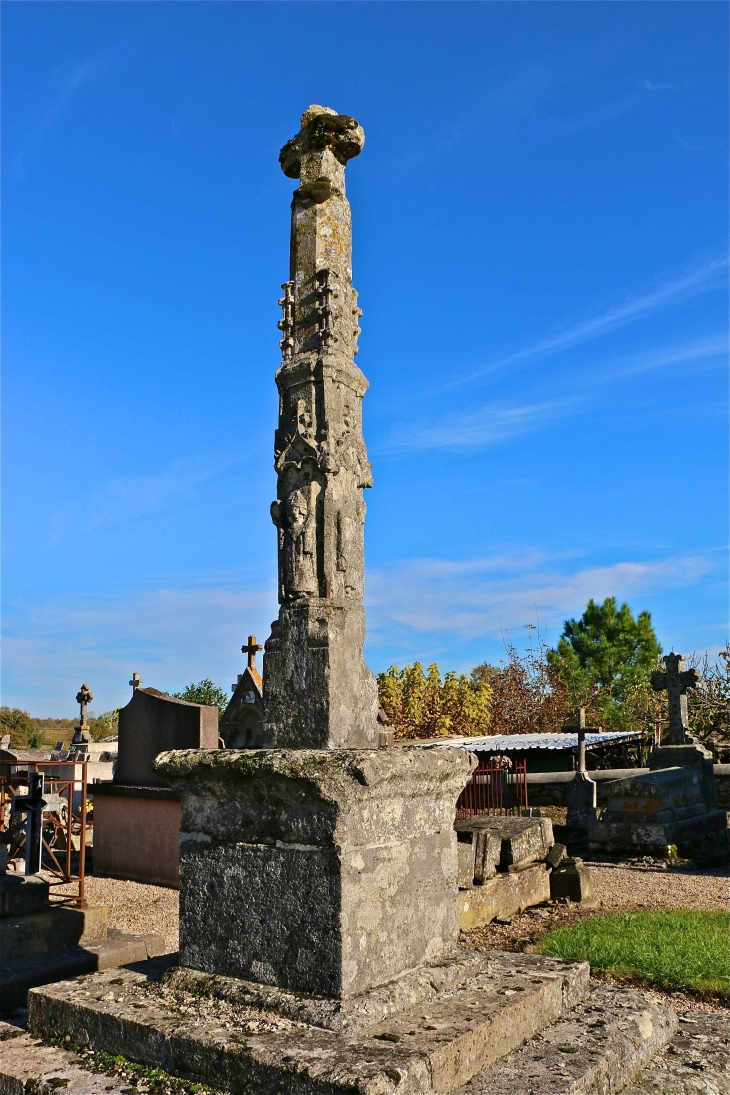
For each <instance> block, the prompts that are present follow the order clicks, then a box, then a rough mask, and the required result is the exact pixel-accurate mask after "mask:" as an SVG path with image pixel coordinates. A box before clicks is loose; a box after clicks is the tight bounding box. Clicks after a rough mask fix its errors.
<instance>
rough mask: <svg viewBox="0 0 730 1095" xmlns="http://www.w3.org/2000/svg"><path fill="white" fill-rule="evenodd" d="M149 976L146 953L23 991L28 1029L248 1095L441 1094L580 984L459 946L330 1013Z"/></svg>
mask: <svg viewBox="0 0 730 1095" xmlns="http://www.w3.org/2000/svg"><path fill="white" fill-rule="evenodd" d="M160 973H161V965H160V964H159V963H157V964H156V963H154V962H150V963H147V964H146V969H145V968H137V969H135V970H134V971H133V970H124V971H115V974H114V977H113V978H112V977H111V976H110V975H108V974H95V975H93V976H92V977H88V978H85V979H84V980H83V981H81V982H77V983H68V982H67V983H63V984H59V985H52V986H49V987H47V988H44V989H38V990H34V991H33V992H31V993H30V994H29V1007H28V1025H29V1027H30V1028H31V1029H33V1030H37V1031H40V1032H41V1033H42V1034H43V1035H45V1036H47V1037H49V1036H50V1037H57V1038H63V1037H65V1036H66V1035H67V1034H68V1035H69V1036H70V1040H71V1042H72V1043H75V1044H77V1045H78V1044H81V1045H90V1046H91V1047H92V1048H94V1049H97V1050H103V1051H105V1052H106V1053H109V1054H112V1055H114V1056H116V1055H117V1054H122V1055H124V1056H125V1057H127V1058H129V1059H131V1060H133V1061H139V1062H143V1063H146V1064H152V1065H156V1066H158V1067H161V1068H163V1069H166V1070H167V1071H169V1072H172V1073H175V1074H177V1075H180V1076H184V1077H186V1078H190V1079H197V1080H200V1081H202V1082H204V1083H209V1084H211V1085H215V1087H216V1088H224V1089H225V1090H227V1091H231V1092H236V1093H243V1092H245V1093H246V1095H271V1092H272V1091H276V1092H278V1093H279V1095H304V1093H308V1092H312V1093H314V1092H317V1093H320V1095H321V1093H329V1095H353V1093H355V1092H358V1093H359V1095H391V1093H392V1095H395V1093H396V1092H397V1093H398V1095H415V1093H421V1095H428V1093H431V1092H434V1093H440V1095H447V1093H449V1092H452V1091H455V1090H456V1089H457V1088H459V1087H461V1086H462V1085H463V1084H466V1083H468V1082H469V1080H471V1078H472V1077H473V1076H475V1075H476V1074H477V1073H478V1072H479V1071H480V1070H482V1069H484V1068H485V1067H487V1066H489V1065H490V1064H491V1063H492V1062H494V1061H496V1060H498V1059H499V1058H501V1057H504V1055H505V1054H508V1053H510V1051H512V1050H514V1049H516V1047H518V1046H520V1045H521V1044H522V1043H523V1042H524V1041H525V1040H526V1039H528V1038H531V1037H533V1036H534V1035H536V1034H537V1033H539V1032H540V1031H541V1030H543V1029H545V1028H546V1027H547V1026H549V1025H550V1024H551V1023H554V1022H555V1021H556V1020H558V1019H560V1018H561V1017H562V1016H564V1015H566V1014H567V1013H568V1012H569V1011H570V1010H571V1008H574V1007H575V1006H576V1005H578V1004H579V1003H580V1002H581V1001H582V1000H583V999H584V998H585V996H586V994H587V992H588V979H589V969H588V965H587V963H584V962H582V963H565V962H561V961H560V960H558V959H552V958H541V957H538V956H536V955H517V954H502V953H500V952H495V951H474V950H465V953H464V954H463V955H461V956H459V957H456V958H453V959H451V960H450V961H448V962H444V963H439V964H436V965H432V966H428V967H424V968H423V969H422V970H421V971H413V972H412V973H411V974H409V975H407V976H406V978H404V979H402V981H403V983H401V979H397V980H396V981H395V982H393V983H391V984H390V985H387V986H382V987H381V988H379V989H373V990H370V992H368V993H364V994H362V995H361V996H360V997H359V998H357V999H356V1000H352V1001H349V1002H345V1003H344V1005H343V1010H341V1011H337V1009H336V1008H332V1006H331V1004H328V1002H327V1001H317V1000H313V999H311V998H302V997H298V996H296V995H295V994H285V993H282V992H281V991H280V990H266V989H263V987H262V986H255V985H253V986H252V985H243V984H241V983H240V982H238V983H237V984H236V983H235V982H234V983H233V985H231V982H230V979H225V978H209V979H206V977H205V975H200V974H197V975H196V974H192V975H191V976H188V975H187V974H186V972H185V971H184V970H180V971H178V972H177V973H176V974H173V975H169V974H168V976H167V977H165V976H163V977H162V978H161V979H160V980H157V979H156V978H159V976H160ZM209 993H210V995H209ZM213 993H215V995H212V994H213ZM318 1009H319V1010H318ZM297 1016H298V1018H297ZM315 1023H316V1025H314V1024H315ZM333 1027H334V1028H337V1027H340V1028H344V1029H332V1028H333Z"/></svg>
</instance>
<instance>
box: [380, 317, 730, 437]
mask: <svg viewBox="0 0 730 1095" xmlns="http://www.w3.org/2000/svg"><path fill="white" fill-rule="evenodd" d="M727 355H728V340H727V337H726V336H725V335H720V336H717V337H714V338H708V339H704V340H702V341H700V342H693V343H689V344H686V345H684V346H674V347H664V348H662V349H657V350H652V351H651V352H650V353H644V354H634V355H632V356H626V357H624V358H621V359H619V360H613V361H608V362H600V361H599V362H597V361H596V360H595V359H592V360H591V361H590V362H589V363H587V364H586V365H585V366H583V367H582V368H581V369H580V371H578V372H573V373H572V374H571V375H569V376H567V375H566V376H564V377H562V378H560V379H559V380H556V381H555V382H554V384H555V386H557V385H560V386H562V387H563V388H565V389H569V390H568V391H566V394H565V395H564V396H562V397H561V398H556V399H551V400H546V401H544V402H541V403H525V404H513V405H510V404H506V403H487V404H484V405H483V406H481V407H477V408H476V409H474V410H470V411H465V412H461V413H454V414H448V413H446V414H444V413H441V414H440V415H439V416H438V418H437V419H436V420H434V416H431V417H429V418H428V419H426V418H425V417H424V418H422V419H419V420H418V421H413V422H410V423H409V422H405V423H404V422H401V423H400V424H399V426H398V427H397V428H396V429H393V430H392V431H391V433H390V434H389V435H388V437H387V438H386V439H385V440H384V441H383V442H381V443H380V444H379V445H378V446H376V447H375V448H374V450H373V451H374V453H376V454H377V455H380V456H387V455H398V454H400V453H410V452H423V451H426V450H429V449H431V450H442V451H452V452H467V451H475V450H479V449H484V448H487V447H489V446H490V445H495V444H498V443H501V442H505V441H510V440H512V438H515V437H520V436H523V435H526V434H530V433H535V432H537V431H538V430H540V429H543V428H544V427H546V426H548V425H550V424H551V423H552V422H555V421H557V420H558V419H561V418H565V417H566V416H568V415H571V414H578V413H581V412H583V411H585V410H586V408H587V407H589V406H591V405H592V401H593V397H594V395H595V389H599V388H601V387H605V386H606V385H608V384H615V383H618V382H619V381H621V380H626V379H628V378H629V377H632V376H637V375H639V374H641V373H647V372H651V371H652V370H656V369H669V368H671V367H672V366H673V365H682V366H687V365H688V364H690V363H699V362H705V363H707V364H710V363H714V364H715V365H719V366H722V367H723V368H725V367H726V366H727Z"/></svg>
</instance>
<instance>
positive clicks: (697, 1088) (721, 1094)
mask: <svg viewBox="0 0 730 1095" xmlns="http://www.w3.org/2000/svg"><path fill="white" fill-rule="evenodd" d="M698 1092H699V1093H701V1095H730V1015H728V1014H727V1012H725V1013H724V1014H716V1013H712V1012H706V1011H689V1012H685V1013H684V1014H683V1015H680V1017H679V1029H678V1030H677V1032H676V1034H675V1035H674V1037H673V1038H672V1039H671V1041H670V1042H668V1043H667V1044H666V1045H665V1046H664V1048H663V1049H662V1050H660V1052H659V1053H658V1054H657V1055H656V1057H654V1058H653V1059H652V1061H651V1062H650V1064H649V1065H647V1067H646V1068H644V1069H643V1070H642V1071H641V1072H640V1073H639V1075H638V1076H636V1077H635V1078H634V1079H633V1081H632V1082H631V1084H629V1086H628V1087H626V1088H624V1091H623V1095H697V1093H698Z"/></svg>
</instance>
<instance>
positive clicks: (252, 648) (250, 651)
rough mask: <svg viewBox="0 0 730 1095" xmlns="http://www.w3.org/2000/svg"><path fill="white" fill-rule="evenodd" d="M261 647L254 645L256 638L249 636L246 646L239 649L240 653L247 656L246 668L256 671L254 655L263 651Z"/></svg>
mask: <svg viewBox="0 0 730 1095" xmlns="http://www.w3.org/2000/svg"><path fill="white" fill-rule="evenodd" d="M263 649H264V648H263V646H259V645H258V644H257V643H256V636H255V635H249V637H248V643H247V644H246V646H242V647H241V653H242V654H246V655H248V668H249V669H256V653H257V651H259V650H263Z"/></svg>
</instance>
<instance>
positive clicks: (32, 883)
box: [0, 874, 48, 953]
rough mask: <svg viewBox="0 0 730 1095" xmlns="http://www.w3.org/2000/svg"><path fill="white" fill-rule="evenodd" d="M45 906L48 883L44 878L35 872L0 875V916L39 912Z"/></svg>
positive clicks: (46, 903)
mask: <svg viewBox="0 0 730 1095" xmlns="http://www.w3.org/2000/svg"><path fill="white" fill-rule="evenodd" d="M47 907H48V883H47V882H46V880H45V879H44V878H40V877H39V875H37V874H29V875H24V874H5V875H0V918H2V917H5V916H22V915H23V913H34V912H41V911H42V910H43V909H46V908H47ZM0 953H2V951H0Z"/></svg>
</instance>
